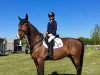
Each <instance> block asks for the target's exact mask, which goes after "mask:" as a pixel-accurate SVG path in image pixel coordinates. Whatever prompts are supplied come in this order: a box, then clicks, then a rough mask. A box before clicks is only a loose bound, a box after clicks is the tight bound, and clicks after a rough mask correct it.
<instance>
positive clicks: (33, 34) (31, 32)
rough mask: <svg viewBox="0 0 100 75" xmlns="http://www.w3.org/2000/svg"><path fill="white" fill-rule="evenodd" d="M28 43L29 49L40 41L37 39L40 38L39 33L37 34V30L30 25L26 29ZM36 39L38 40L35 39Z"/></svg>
mask: <svg viewBox="0 0 100 75" xmlns="http://www.w3.org/2000/svg"><path fill="white" fill-rule="evenodd" d="M27 36H28V41H29V44H30V47H32V46H33V44H34V43H36V42H37V41H38V40H40V39H39V38H38V37H39V36H40V33H39V32H38V30H37V29H36V28H35V27H34V26H32V25H31V24H30V26H29V27H28V34H27ZM37 38H38V39H37Z"/></svg>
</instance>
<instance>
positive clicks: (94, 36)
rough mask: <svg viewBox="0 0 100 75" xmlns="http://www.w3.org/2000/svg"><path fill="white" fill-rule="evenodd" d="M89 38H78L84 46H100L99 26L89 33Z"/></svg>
mask: <svg viewBox="0 0 100 75" xmlns="http://www.w3.org/2000/svg"><path fill="white" fill-rule="evenodd" d="M90 36H91V37H90V38H85V37H79V39H80V40H82V41H83V42H84V44H85V45H100V26H99V24H96V25H95V27H94V28H93V30H92V31H91V34H90Z"/></svg>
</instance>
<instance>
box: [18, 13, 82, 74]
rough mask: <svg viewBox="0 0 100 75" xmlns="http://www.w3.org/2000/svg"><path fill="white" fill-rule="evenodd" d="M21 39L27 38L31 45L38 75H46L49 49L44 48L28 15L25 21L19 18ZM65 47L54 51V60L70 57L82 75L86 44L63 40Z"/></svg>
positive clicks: (40, 36)
mask: <svg viewBox="0 0 100 75" xmlns="http://www.w3.org/2000/svg"><path fill="white" fill-rule="evenodd" d="M19 21H20V22H19V28H18V35H19V38H23V37H24V36H27V39H28V41H29V45H30V55H31V57H32V59H33V60H34V63H35V65H36V69H37V75H44V64H45V63H44V61H46V56H47V54H48V51H47V50H48V49H47V48H45V47H44V46H43V36H42V34H41V33H40V32H39V31H38V30H37V28H35V26H33V25H32V24H31V23H30V22H29V21H28V15H27V14H26V18H25V19H21V18H20V17H19ZM61 39H62V41H63V47H61V48H56V49H54V50H53V59H52V60H59V59H62V58H64V57H69V58H70V59H71V61H72V63H73V64H74V66H75V68H76V71H77V75H81V72H82V65H83V56H84V43H83V42H82V41H80V40H78V39H75V38H61Z"/></svg>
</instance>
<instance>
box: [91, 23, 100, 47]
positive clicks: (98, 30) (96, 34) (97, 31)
mask: <svg viewBox="0 0 100 75" xmlns="http://www.w3.org/2000/svg"><path fill="white" fill-rule="evenodd" d="M91 40H92V41H93V43H94V44H95V45H97V44H100V26H99V25H98V24H96V25H95V27H94V29H93V31H92V33H91Z"/></svg>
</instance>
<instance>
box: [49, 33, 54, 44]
mask: <svg viewBox="0 0 100 75" xmlns="http://www.w3.org/2000/svg"><path fill="white" fill-rule="evenodd" d="M48 36H50V37H49V39H48V42H51V41H52V40H53V39H54V38H55V36H54V35H52V34H48Z"/></svg>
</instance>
